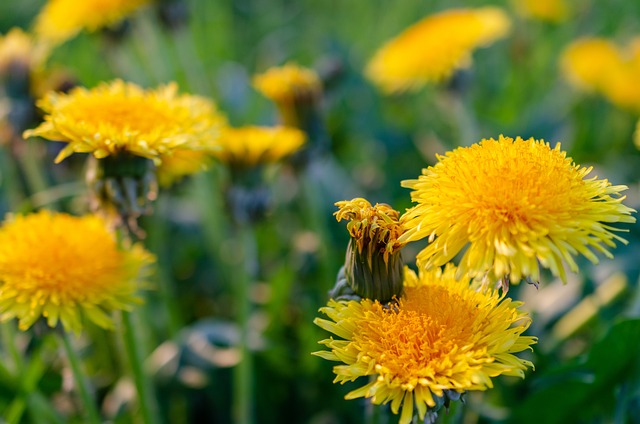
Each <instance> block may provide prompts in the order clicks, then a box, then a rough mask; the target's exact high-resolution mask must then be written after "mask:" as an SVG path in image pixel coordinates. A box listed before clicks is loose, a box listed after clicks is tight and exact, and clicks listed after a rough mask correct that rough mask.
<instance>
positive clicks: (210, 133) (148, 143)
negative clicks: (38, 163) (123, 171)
mask: <svg viewBox="0 0 640 424" xmlns="http://www.w3.org/2000/svg"><path fill="white" fill-rule="evenodd" d="M177 91H178V88H177V85H176V84H173V83H172V84H168V85H166V86H162V87H159V88H157V89H155V90H145V89H143V88H141V87H139V86H137V85H135V84H133V83H127V82H123V81H121V80H115V81H113V82H111V83H103V84H100V85H99V86H97V87H96V88H93V89H90V90H89V89H86V88H82V87H78V88H75V89H73V90H72V91H71V92H70V93H69V94H63V93H49V94H48V95H47V96H46V97H45V98H44V99H42V100H41V101H40V102H39V103H38V106H39V107H40V108H42V110H44V111H45V113H46V115H45V117H44V119H45V121H44V122H43V123H42V124H41V125H40V126H38V127H37V128H35V129H33V130H29V131H26V132H25V137H32V136H40V137H43V138H47V139H49V140H55V141H63V142H67V143H68V145H67V146H66V147H65V148H64V149H63V150H62V151H61V152H60V154H59V155H58V157H57V158H56V162H60V161H62V160H63V159H64V158H66V157H67V156H69V155H71V154H72V153H74V152H79V153H92V154H93V155H94V156H95V157H96V158H99V159H100V158H104V157H106V156H110V155H114V156H115V155H118V154H119V153H121V152H123V151H124V152H127V153H130V154H133V155H137V156H143V157H146V158H149V159H153V160H154V161H155V162H156V163H157V164H159V163H161V162H162V159H163V158H164V157H165V156H170V155H171V154H173V153H174V152H175V151H178V150H196V151H211V150H215V149H216V146H215V142H216V140H217V138H218V136H219V133H220V131H221V128H222V127H223V126H224V125H226V118H225V117H224V116H223V115H221V114H220V113H219V112H218V111H217V109H216V107H215V105H214V104H213V102H211V101H210V100H208V99H205V98H203V97H199V96H192V95H186V94H183V95H180V94H178V92H177Z"/></svg>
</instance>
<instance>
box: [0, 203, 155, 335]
mask: <svg viewBox="0 0 640 424" xmlns="http://www.w3.org/2000/svg"><path fill="white" fill-rule="evenodd" d="M152 262H153V257H152V256H151V255H150V254H149V253H147V252H146V251H145V250H144V249H143V248H142V247H141V246H139V245H134V246H132V247H131V248H130V249H128V250H121V249H119V248H118V245H117V242H116V238H115V235H114V234H112V233H111V232H109V231H108V230H107V228H106V223H105V222H104V221H103V220H102V219H101V218H99V217H97V216H93V215H88V216H84V217H74V216H71V215H67V214H62V213H53V212H48V211H41V212H37V213H33V214H30V215H25V216H16V217H15V218H13V219H9V220H8V221H6V222H5V223H4V225H3V226H2V227H0V314H1V318H2V320H8V319H12V318H17V319H18V320H19V326H20V329H21V330H26V329H28V328H29V327H31V325H33V323H34V322H35V321H37V320H38V319H39V318H41V317H43V318H45V319H46V320H47V323H48V324H49V326H51V327H54V326H56V324H57V323H58V322H61V323H62V325H63V326H64V328H65V329H66V330H73V331H75V332H79V331H80V330H81V328H82V323H81V322H82V317H86V318H87V319H89V320H90V321H92V322H94V323H95V324H97V325H99V326H100V327H103V328H111V327H112V326H113V323H112V320H111V318H110V316H109V313H110V312H111V311H113V310H128V309H130V308H131V306H132V304H135V303H137V302H139V299H138V298H137V297H136V289H137V286H138V284H137V280H138V278H139V277H140V276H141V272H142V270H143V269H144V267H145V266H147V265H149V264H150V263H152Z"/></svg>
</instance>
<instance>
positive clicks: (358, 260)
mask: <svg viewBox="0 0 640 424" xmlns="http://www.w3.org/2000/svg"><path fill="white" fill-rule="evenodd" d="M336 206H337V207H338V208H339V209H338V211H337V212H336V213H335V214H334V215H335V217H336V219H337V220H338V221H341V220H343V219H344V220H348V221H349V222H348V223H347V230H348V231H349V234H350V235H351V240H349V245H348V246H347V254H346V257H345V265H344V268H343V272H344V277H345V280H344V282H343V281H341V280H340V279H338V284H337V286H336V287H335V288H334V290H333V291H332V293H331V295H332V296H333V297H339V296H341V295H351V294H352V293H355V294H356V295H357V296H360V297H363V298H368V299H375V300H379V301H381V302H388V301H390V300H391V299H392V298H393V297H394V296H399V295H401V294H402V274H403V272H402V267H403V265H404V263H403V261H402V257H401V255H400V251H401V249H402V247H403V246H404V245H405V243H403V242H400V241H399V240H398V239H399V238H400V236H401V235H402V234H403V232H404V227H403V226H402V223H401V222H400V213H399V212H398V211H396V210H394V209H393V208H392V207H391V206H389V205H386V204H384V203H383V204H380V203H376V205H375V206H372V205H371V203H369V201H368V200H366V199H362V198H355V199H352V200H343V201H341V202H336ZM345 284H346V286H347V287H349V288H350V289H351V290H350V291H349V290H347V291H346V292H343V291H344V289H345V288H346V287H344V285H345Z"/></svg>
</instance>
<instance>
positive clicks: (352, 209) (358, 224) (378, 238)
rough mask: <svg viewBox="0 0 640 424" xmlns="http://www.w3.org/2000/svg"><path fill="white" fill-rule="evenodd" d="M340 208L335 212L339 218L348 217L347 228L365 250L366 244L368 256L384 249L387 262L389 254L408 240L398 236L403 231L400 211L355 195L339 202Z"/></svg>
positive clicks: (360, 250)
mask: <svg viewBox="0 0 640 424" xmlns="http://www.w3.org/2000/svg"><path fill="white" fill-rule="evenodd" d="M335 205H336V206H337V207H338V211H337V212H335V213H334V215H335V217H336V219H337V220H338V221H342V220H343V219H346V220H348V221H349V222H348V223H347V230H348V231H349V234H350V235H351V238H352V239H353V240H354V241H355V242H356V245H357V246H358V251H359V252H360V253H362V251H363V249H364V248H365V246H366V247H367V249H368V250H369V252H368V256H372V255H373V254H374V253H375V252H377V251H381V253H383V255H384V259H385V261H386V260H387V259H388V257H389V255H391V254H393V253H394V252H397V251H398V250H400V249H401V248H402V247H403V246H404V245H405V244H406V243H403V242H400V241H399V240H398V239H399V238H400V236H401V235H402V234H403V232H404V227H403V226H402V223H401V222H400V214H399V213H398V211H396V210H395V209H393V208H392V207H391V206H389V205H387V204H384V203H376V205H375V206H372V205H371V203H369V201H368V200H366V199H363V198H355V199H352V200H343V201H340V202H336V204H335Z"/></svg>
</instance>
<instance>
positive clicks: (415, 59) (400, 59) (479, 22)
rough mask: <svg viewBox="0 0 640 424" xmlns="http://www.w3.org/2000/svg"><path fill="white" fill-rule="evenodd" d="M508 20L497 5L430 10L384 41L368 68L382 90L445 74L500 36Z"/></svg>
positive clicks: (415, 86) (443, 77)
mask: <svg viewBox="0 0 640 424" xmlns="http://www.w3.org/2000/svg"><path fill="white" fill-rule="evenodd" d="M510 25H511V23H510V21H509V18H508V17H507V15H506V14H505V13H504V12H503V11H502V10H501V9H499V8H496V7H483V8H478V9H452V10H447V11H444V12H440V13H438V14H435V15H432V16H428V17H426V18H425V19H423V20H422V21H420V22H418V23H417V24H415V25H413V26H412V27H410V28H409V29H407V30H405V31H404V32H403V33H401V34H400V35H399V36H397V37H396V38H394V39H393V40H391V41H389V42H388V43H387V44H386V45H385V46H383V47H382V48H381V49H380V50H378V52H376V54H375V55H374V57H373V59H371V61H370V62H369V64H368V65H367V69H366V75H367V77H368V78H369V79H370V80H371V81H373V82H374V83H375V84H376V85H378V86H379V87H380V89H382V91H384V92H385V93H394V92H399V91H405V90H411V89H418V88H420V87H422V86H423V85H424V84H426V83H430V82H440V81H442V80H446V79H448V78H449V77H450V76H451V75H452V74H453V72H454V71H455V70H457V69H460V68H463V67H466V66H467V65H469V64H470V62H471V53H472V52H473V50H474V49H476V48H478V47H482V46H486V45H488V44H490V43H492V42H494V41H495V40H497V39H499V38H502V37H504V36H505V35H506V34H507V33H508V31H509V27H510Z"/></svg>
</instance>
